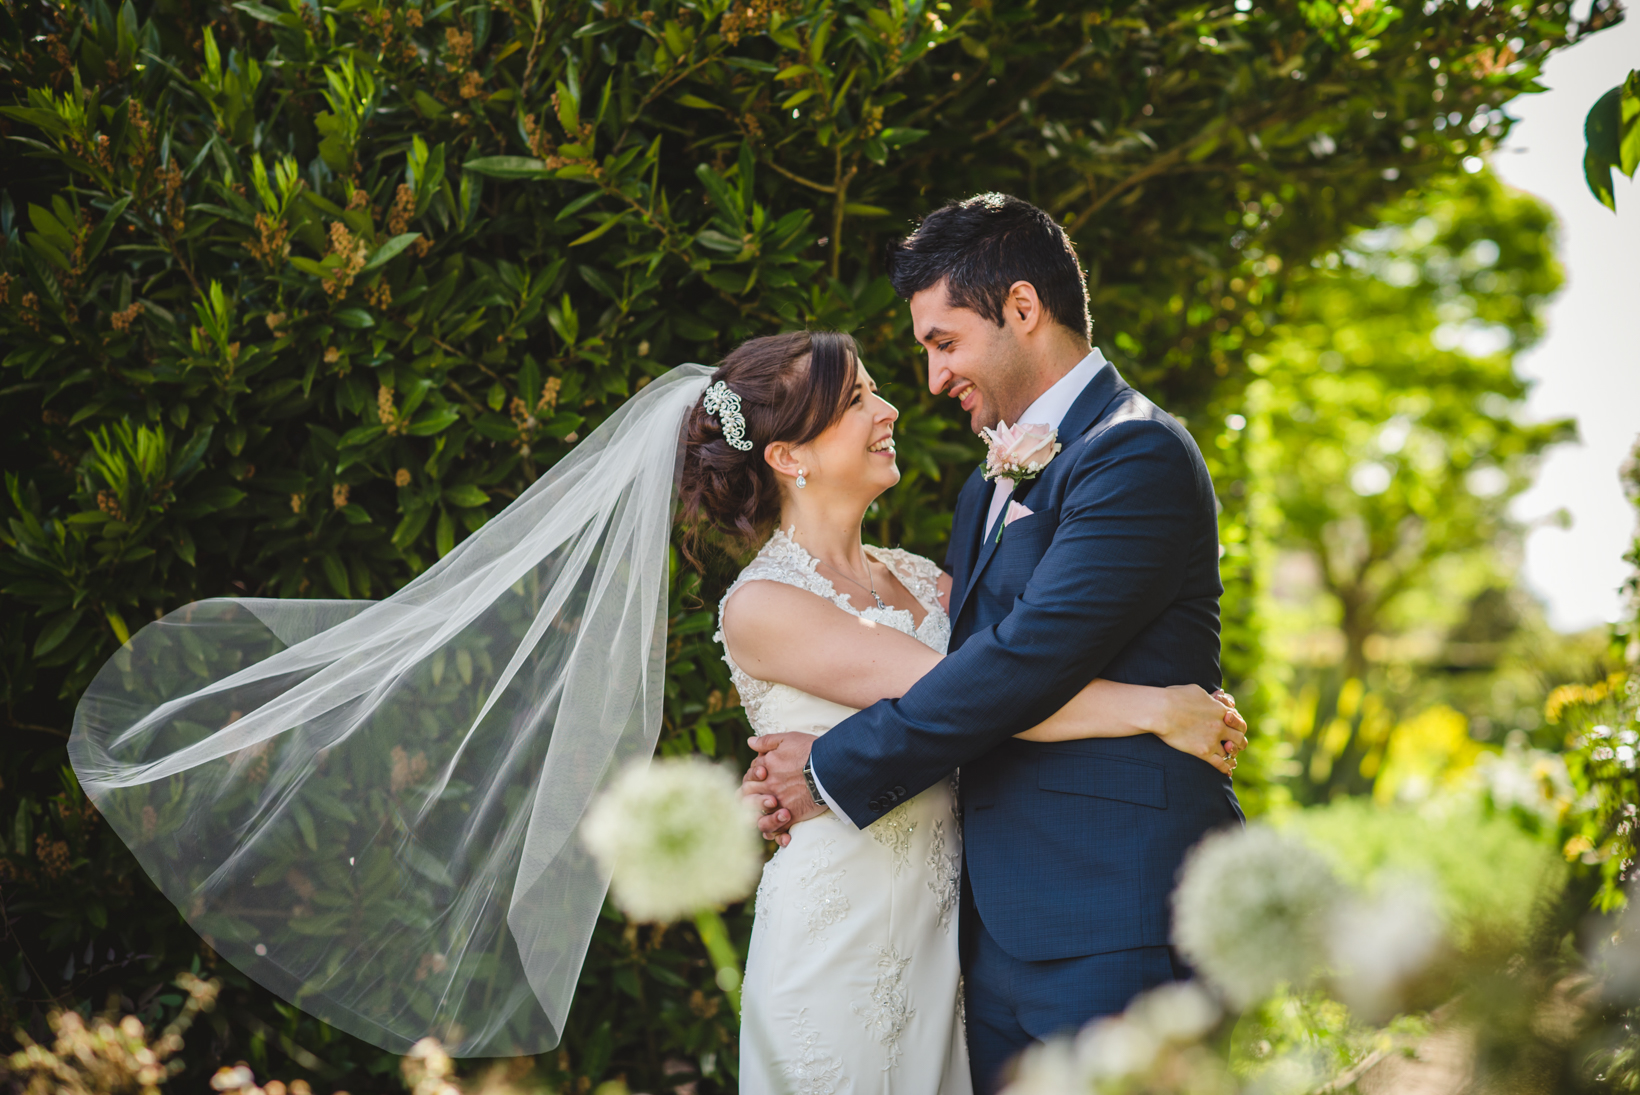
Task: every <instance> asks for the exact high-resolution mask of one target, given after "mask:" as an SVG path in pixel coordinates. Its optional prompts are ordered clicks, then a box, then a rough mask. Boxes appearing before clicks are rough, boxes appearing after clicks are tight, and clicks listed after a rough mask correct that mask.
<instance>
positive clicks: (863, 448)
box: [797, 365, 900, 501]
mask: <svg viewBox="0 0 1640 1095" xmlns="http://www.w3.org/2000/svg"><path fill="white" fill-rule="evenodd" d="M857 370H858V371H857V372H856V374H855V382H854V394H853V398H852V399H851V400H850V402H849V405H848V407H847V409H845V410H844V411H843V416H842V417H841V418H839V419H838V420H837V421H836V422H833V423H832V424H831V425H830V426H828V427H826V431H825V432H824V433H822V434H821V435H820V436H819V437H816V438H815V439H814V440H813V441H810V442H809V443H808V444H807V445H802V446H800V450H801V451H800V452H798V453H797V455H798V456H799V459H801V460H802V461H803V462H804V465H805V467H806V470H807V473H808V476H807V478H808V489H809V490H815V489H816V488H819V489H821V490H824V491H826V492H828V493H829V492H832V491H837V492H841V493H844V494H847V495H849V496H851V497H852V496H856V495H858V496H859V497H861V498H863V499H865V500H866V501H870V500H871V499H874V498H876V497H877V496H878V495H879V494H881V493H883V491H885V490H887V489H888V488H890V487H892V486H893V485H894V484H896V483H898V482H899V481H900V469H899V467H898V466H897V465H896V464H895V462H894V420H895V419H897V418H899V417H900V412H899V411H897V410H895V409H894V405H893V404H892V403H890V402H889V401H888V400H886V399H884V398H883V397H882V396H880V395H878V394H877V385H876V384H875V383H873V382H872V379H871V375H870V374H869V373H867V372H866V367H865V366H864V365H859V366H857Z"/></svg>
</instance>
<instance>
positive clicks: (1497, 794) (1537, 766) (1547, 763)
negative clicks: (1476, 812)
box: [1475, 730, 1575, 822]
mask: <svg viewBox="0 0 1640 1095" xmlns="http://www.w3.org/2000/svg"><path fill="white" fill-rule="evenodd" d="M1475 772H1476V774H1478V775H1479V776H1480V778H1481V782H1482V785H1483V786H1484V787H1485V788H1486V794H1487V797H1488V798H1490V799H1491V800H1492V805H1493V806H1495V807H1497V808H1498V809H1500V810H1508V809H1511V808H1513V807H1516V806H1519V807H1521V808H1522V809H1524V810H1528V811H1530V812H1532V813H1534V814H1537V815H1538V816H1539V817H1542V818H1543V819H1544V820H1545V821H1550V822H1556V821H1559V820H1560V819H1561V817H1562V816H1563V815H1564V814H1565V813H1566V811H1567V809H1569V808H1570V806H1571V804H1572V799H1573V797H1574V795H1575V792H1574V791H1573V789H1572V777H1571V776H1570V775H1569V774H1568V773H1567V771H1566V761H1565V758H1563V757H1561V756H1560V755H1559V754H1556V753H1550V752H1546V751H1545V750H1542V749H1533V748H1531V747H1530V746H1528V745H1527V743H1526V735H1525V734H1523V733H1521V732H1520V731H1519V730H1515V731H1512V732H1511V733H1510V734H1509V737H1508V739H1507V740H1506V741H1505V742H1504V746H1503V752H1501V753H1482V754H1481V755H1480V757H1479V758H1478V759H1477V760H1476V762H1475Z"/></svg>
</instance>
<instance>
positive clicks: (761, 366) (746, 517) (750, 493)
mask: <svg viewBox="0 0 1640 1095" xmlns="http://www.w3.org/2000/svg"><path fill="white" fill-rule="evenodd" d="M859 353H860V351H859V347H857V346H856V345H855V344H854V339H853V338H851V337H850V336H848V335H846V334H841V333H839V332H836V331H793V332H790V333H788V334H783V335H769V336H767V337H765V338H754V339H750V340H748V341H746V342H743V343H741V344H740V345H739V346H737V347H735V349H734V350H733V351H732V352H731V353H730V354H729V356H728V357H726V358H724V359H723V364H721V365H719V366H718V368H717V372H715V373H713V374H712V383H713V384H716V383H717V382H718V381H722V382H723V383H724V384H727V385H728V386H729V390H730V391H732V392H734V394H735V395H737V396H739V397H740V413H741V415H742V416H743V417H744V418H745V419H746V427H745V440H746V441H750V442H751V443H752V444H751V447H750V448H748V449H739V448H736V447H735V446H733V445H731V444H729V442H728V440H727V439H725V438H724V436H723V425H722V422H721V420H720V418H719V416H718V415H717V414H712V413H708V412H707V410H706V407H705V406H704V403H703V402H697V403H696V404H695V406H694V408H693V409H692V410H691V411H690V412H689V414H688V417H686V418H685V419H684V422H683V448H684V453H683V474H682V479H681V481H680V483H679V486H678V497H679V499H680V500H681V502H682V519H683V522H684V524H685V526H686V527H687V528H688V529H689V533H690V534H689V536H688V537H687V542H691V543H692V542H697V541H698V540H699V537H700V534H701V533H702V532H703V531H705V530H704V529H702V528H701V525H702V524H708V525H711V526H713V527H715V528H717V529H718V530H720V531H722V532H724V533H726V534H727V535H729V536H730V537H732V538H734V539H735V540H738V541H740V542H741V543H742V544H743V545H745V546H748V547H751V546H755V545H756V544H757V543H758V541H759V540H761V539H762V538H763V536H764V535H765V534H766V533H767V532H768V530H769V528H770V527H771V526H772V525H773V524H774V522H775V521H776V520H778V519H779V517H780V485H779V483H778V482H777V481H776V478H775V474H774V469H772V468H770V467H769V465H768V463H767V462H766V461H765V460H764V459H763V450H764V449H765V448H766V447H767V446H768V445H769V443H770V442H773V441H785V442H787V443H789V444H793V445H802V444H806V443H808V442H810V441H813V440H814V439H815V438H816V437H819V436H820V435H821V434H822V433H824V432H825V431H826V428H827V427H828V426H830V425H831V424H832V423H833V422H836V421H837V420H838V419H839V418H841V417H842V415H843V412H844V411H845V410H847V409H848V405H849V402H850V400H851V398H852V397H853V394H854V382H855V380H856V378H857V372H858V366H857V364H856V362H857V361H858V360H859Z"/></svg>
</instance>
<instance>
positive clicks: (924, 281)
mask: <svg viewBox="0 0 1640 1095" xmlns="http://www.w3.org/2000/svg"><path fill="white" fill-rule="evenodd" d="M888 276H889V280H891V281H892V282H893V283H894V291H895V292H897V293H899V294H900V296H901V297H903V298H905V299H906V300H910V299H911V297H912V296H913V295H914V294H916V293H920V292H922V291H923V290H924V289H927V288H929V287H930V286H933V285H938V284H939V283H940V281H941V280H944V281H945V283H946V291H947V293H948V294H949V296H950V300H951V303H952V305H954V306H955V307H958V308H967V309H969V310H970V311H974V312H978V313H979V314H980V315H982V316H984V317H985V318H986V319H988V320H990V321H991V322H992V323H994V324H996V325H997V326H998V327H1001V326H1002V322H1003V318H1002V307H1003V304H1004V302H1006V301H1007V299H1008V288H1009V286H1011V285H1013V284H1014V282H1016V281H1028V282H1030V283H1031V284H1032V285H1033V286H1035V287H1036V295H1037V297H1038V298H1039V299H1040V300H1041V301H1042V309H1043V311H1045V312H1046V313H1047V314H1048V317H1049V318H1050V319H1052V320H1053V321H1054V322H1055V323H1058V324H1059V325H1060V326H1061V327H1067V328H1069V329H1070V330H1072V331H1075V332H1076V333H1077V334H1079V335H1081V336H1082V337H1083V338H1091V337H1092V323H1091V322H1090V320H1089V318H1088V283H1087V279H1086V278H1085V277H1084V276H1083V274H1082V264H1081V263H1080V262H1078V261H1077V258H1076V248H1075V246H1073V245H1072V243H1071V240H1070V237H1069V236H1067V235H1066V234H1065V230H1064V229H1063V228H1061V227H1060V226H1059V225H1058V224H1056V223H1055V222H1054V219H1053V218H1052V217H1051V216H1049V215H1048V214H1047V213H1046V212H1045V211H1043V210H1041V209H1038V208H1037V207H1036V206H1034V205H1032V204H1031V203H1030V202H1028V201H1024V200H1023V199H1020V198H1015V197H1010V196H1009V195H1007V194H976V195H975V196H974V197H972V198H964V199H963V200H962V201H956V202H951V203H949V204H947V205H943V206H941V207H940V208H938V209H936V210H934V212H932V213H930V214H928V216H926V217H924V218H923V222H922V224H921V225H919V226H918V228H917V230H916V231H915V232H913V233H911V235H909V236H907V237H906V238H905V239H903V240H900V241H899V242H898V243H896V244H895V245H894V246H893V247H891V248H890V249H889V252H888Z"/></svg>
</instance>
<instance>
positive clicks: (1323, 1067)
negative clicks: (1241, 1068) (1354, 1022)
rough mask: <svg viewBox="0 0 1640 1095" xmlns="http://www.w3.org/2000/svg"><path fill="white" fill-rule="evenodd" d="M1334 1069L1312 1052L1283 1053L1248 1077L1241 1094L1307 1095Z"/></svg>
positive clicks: (1318, 1054) (1328, 1062)
mask: <svg viewBox="0 0 1640 1095" xmlns="http://www.w3.org/2000/svg"><path fill="white" fill-rule="evenodd" d="M1333 1071H1334V1070H1333V1069H1332V1067H1331V1062H1330V1061H1328V1060H1326V1059H1324V1058H1323V1057H1322V1055H1321V1054H1320V1053H1317V1052H1316V1051H1315V1050H1299V1051H1297V1052H1294V1053H1286V1054H1283V1055H1282V1056H1280V1057H1278V1058H1276V1059H1275V1060H1274V1061H1271V1062H1270V1064H1269V1065H1268V1066H1266V1067H1265V1068H1262V1069H1260V1070H1259V1071H1258V1072H1257V1074H1255V1075H1253V1076H1251V1077H1249V1078H1248V1081H1247V1085H1246V1086H1245V1087H1244V1088H1243V1089H1242V1091H1243V1093H1244V1095H1308V1093H1309V1092H1312V1091H1314V1090H1316V1088H1317V1087H1319V1086H1320V1085H1321V1084H1322V1083H1323V1082H1325V1080H1326V1079H1327V1077H1328V1076H1329V1075H1330V1074H1332V1072H1333Z"/></svg>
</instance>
